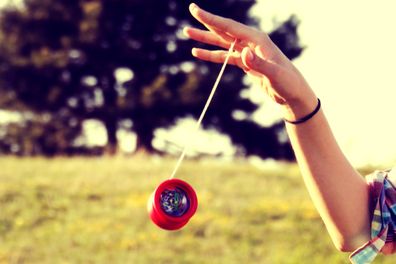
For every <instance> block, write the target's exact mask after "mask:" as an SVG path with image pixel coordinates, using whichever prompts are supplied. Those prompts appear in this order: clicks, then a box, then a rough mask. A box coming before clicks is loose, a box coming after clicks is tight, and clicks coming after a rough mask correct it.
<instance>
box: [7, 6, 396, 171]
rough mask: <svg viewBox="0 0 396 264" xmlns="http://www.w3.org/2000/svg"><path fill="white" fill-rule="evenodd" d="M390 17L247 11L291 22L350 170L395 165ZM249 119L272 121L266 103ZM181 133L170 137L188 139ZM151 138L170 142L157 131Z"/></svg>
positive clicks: (362, 12)
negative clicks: (295, 23)
mask: <svg viewBox="0 0 396 264" xmlns="http://www.w3.org/2000/svg"><path fill="white" fill-rule="evenodd" d="M0 2H1V4H3V3H4V1H2V0H0ZM14 2H18V0H14ZM1 4H0V5H1ZM395 10H396V1H394V0H379V1H362V0H349V1H345V0H332V1H317V0H258V4H257V5H256V7H255V9H254V12H253V13H254V14H255V15H256V16H259V17H260V18H261V19H262V28H263V29H265V30H268V31H269V30H270V29H271V28H272V27H273V19H274V18H276V19H277V20H278V21H282V20H284V19H286V18H287V17H289V15H290V14H292V13H295V14H296V15H297V16H298V18H299V19H300V21H301V24H300V26H299V36H300V37H301V40H302V44H303V45H305V46H307V48H306V50H305V51H304V53H303V54H302V56H301V57H300V58H299V59H297V60H296V61H295V64H296V65H297V67H298V68H299V69H300V70H301V71H302V72H303V74H304V76H305V77H306V79H307V80H308V82H309V83H310V84H311V86H312V88H313V89H314V90H315V91H316V93H317V95H318V96H319V97H320V98H321V101H322V103H323V108H324V110H325V113H326V115H327V117H328V119H329V122H330V124H331V126H332V128H333V131H334V133H335V135H336V138H337V140H338V142H339V143H340V145H341V147H342V149H343V150H344V152H345V153H346V155H347V157H348V158H349V159H350V161H351V162H352V163H353V164H354V165H356V166H359V165H361V164H367V163H371V164H373V165H377V164H389V165H390V164H396V138H395V135H396V120H395V118H394V116H395V115H394V113H395V112H396V111H395V109H394V107H393V106H394V105H393V104H395V103H396V102H395V101H394V100H395V96H396V83H395V81H394V79H393V76H395V75H396V69H395V67H394V65H393V64H394V63H395V61H396V49H395V47H396V35H395V28H394V26H395V25H396V16H395V15H394V11H395ZM221 88H222V87H221V84H220V87H219V89H221ZM253 90H254V88H253ZM256 91H257V89H256ZM256 98H257V97H256ZM257 117H258V118H260V122H262V123H267V124H268V123H271V122H272V121H273V120H274V118H276V117H280V115H279V112H278V111H277V108H276V107H274V105H272V104H270V103H266V104H265V106H264V107H263V111H262V112H260V113H259V114H258V115H257ZM182 126H183V125H180V126H179V128H178V129H175V130H174V133H173V137H177V138H181V137H179V136H178V135H183V136H186V135H187V134H189V133H186V130H184V132H183V131H182V130H183V129H180V128H181V127H182ZM184 126H186V127H191V126H192V125H191V124H189V123H186V124H184ZM187 130H190V128H188V129H187ZM177 131H179V132H177ZM157 135H158V136H159V137H160V138H161V137H165V138H168V137H172V136H169V135H167V134H166V132H165V131H163V130H160V131H158V133H157ZM198 137H202V138H203V137H204V136H203V135H202V134H201V135H200V136H198ZM207 140H208V141H209V142H211V143H210V144H207V145H211V146H214V144H213V143H214V142H217V143H219V148H222V147H221V146H220V145H222V146H224V144H226V142H227V139H224V138H221V137H215V136H213V135H212V136H209V139H207ZM155 143H156V144H161V142H160V141H158V140H157V142H155ZM201 145H202V144H201ZM213 152H215V150H213ZM227 152H228V153H231V152H232V150H231V149H229V150H227Z"/></svg>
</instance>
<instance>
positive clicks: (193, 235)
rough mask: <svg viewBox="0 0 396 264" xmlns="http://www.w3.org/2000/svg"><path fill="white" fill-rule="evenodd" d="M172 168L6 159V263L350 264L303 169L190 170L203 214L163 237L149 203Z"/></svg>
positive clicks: (191, 164)
mask: <svg viewBox="0 0 396 264" xmlns="http://www.w3.org/2000/svg"><path fill="white" fill-rule="evenodd" d="M174 163H175V161H174V160H170V159H159V158H155V157H143V156H142V157H134V158H127V157H116V158H74V159H66V158H56V159H43V158H34V159H18V158H6V157H5V158H0V263H227V264H228V263H231V264H232V263H348V254H347V253H340V252H337V251H336V250H335V248H334V247H333V245H332V243H331V241H330V238H329V237H328V235H327V233H326V230H325V227H324V225H323V224H322V222H321V219H320V218H319V216H318V215H317V213H316V211H315V209H314V207H313V205H312V203H311V201H310V200H309V197H308V194H307V192H306V190H305V188H304V186H303V183H302V180H301V178H300V175H299V172H298V169H297V167H296V166H295V165H287V164H279V166H276V167H272V168H270V167H269V168H267V169H263V168H261V169H259V168H258V167H255V166H252V165H250V164H249V163H247V162H245V161H234V162H224V161H186V162H185V163H184V164H183V165H182V167H181V169H180V171H179V173H178V177H180V178H182V179H184V180H186V181H188V182H190V183H191V184H192V185H193V186H194V187H195V189H196V191H197V194H198V198H199V208H198V211H197V213H196V215H195V216H194V217H193V218H192V219H191V221H190V223H189V224H188V225H187V226H186V227H185V228H184V229H182V230H180V231H176V232H167V231H163V230H161V229H159V228H157V227H156V226H154V225H153V224H152V223H151V222H150V220H149V218H148V216H147V212H146V201H147V199H148V197H149V195H150V194H151V192H152V191H153V190H154V188H155V187H156V186H157V185H158V184H159V183H160V182H161V181H162V180H165V179H167V177H169V174H170V172H171V170H172V168H173V166H174ZM395 262H396V257H395V256H391V257H386V258H384V257H382V256H380V257H378V258H377V259H376V262H375V263H388V264H390V263H395Z"/></svg>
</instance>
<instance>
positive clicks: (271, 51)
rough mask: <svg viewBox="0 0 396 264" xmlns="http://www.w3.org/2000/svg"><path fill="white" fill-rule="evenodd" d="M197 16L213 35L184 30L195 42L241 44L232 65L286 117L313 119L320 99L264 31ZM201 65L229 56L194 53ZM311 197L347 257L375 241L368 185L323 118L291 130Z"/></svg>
mask: <svg viewBox="0 0 396 264" xmlns="http://www.w3.org/2000/svg"><path fill="white" fill-rule="evenodd" d="M190 12H191V13H192V15H193V16H194V17H195V18H196V19H197V20H198V21H200V22H201V23H202V24H203V25H204V26H206V27H207V29H208V30H209V31H206V30H201V29H196V28H185V30H184V32H185V34H186V35H187V36H189V37H190V38H192V39H194V40H197V41H201V42H204V43H207V44H212V45H215V46H219V47H221V48H228V47H229V45H230V42H232V41H233V40H234V39H238V42H237V45H236V50H235V52H234V53H233V54H232V56H231V58H230V61H229V62H230V63H231V64H234V65H236V66H238V67H240V68H241V69H242V70H244V71H245V72H246V73H247V74H248V75H250V76H252V77H253V78H254V79H256V80H257V81H258V82H259V83H260V85H261V86H262V87H263V89H264V91H265V92H266V93H267V95H268V96H269V97H270V98H272V99H273V100H274V101H275V102H276V103H278V104H279V105H280V106H281V108H282V110H283V112H284V117H285V118H286V119H288V120H295V119H298V118H300V117H302V116H305V115H306V114H307V113H310V112H311V111H312V110H313V109H314V108H315V106H316V103H317V98H316V96H315V94H314V92H313V91H312V89H311V88H310V87H309V85H308V84H307V82H306V81H305V80H304V78H303V76H302V75H301V73H300V72H299V71H298V70H297V69H296V68H295V67H294V66H293V64H292V63H291V62H290V61H289V60H288V59H287V58H286V56H284V54H283V53H282V52H281V51H280V50H279V49H278V48H277V47H276V46H275V45H274V44H273V43H272V41H271V40H270V39H269V37H268V36H267V35H266V34H265V33H263V32H260V31H257V30H255V29H253V28H250V27H248V26H246V25H243V24H240V23H238V22H236V21H233V20H231V19H226V18H223V17H219V16H216V15H213V14H211V13H208V12H206V11H204V10H202V9H200V8H198V7H197V6H196V5H194V4H192V5H191V6H190ZM192 53H193V55H194V56H195V57H197V58H199V59H203V60H207V61H211V62H217V63H222V62H223V61H224V58H225V56H226V51H224V50H217V51H209V50H204V49H193V51H192ZM286 128H287V132H288V134H289V137H290V140H291V143H292V146H293V149H294V152H295V154H296V157H297V162H298V164H299V167H300V170H301V173H302V176H303V178H304V182H305V184H306V186H307V189H308V192H309V194H310V195H311V198H312V200H313V202H314V204H315V206H316V208H317V210H318V211H319V214H320V216H321V217H322V219H323V221H324V223H325V225H326V227H327V230H328V232H329V234H330V236H331V238H332V240H333V242H334V244H335V245H336V247H337V248H338V249H340V250H342V251H352V250H354V249H356V248H357V247H358V246H360V245H362V244H364V242H367V241H368V240H369V239H370V223H369V222H370V217H369V191H368V185H367V184H366V182H365V180H364V179H363V177H361V175H359V173H358V172H357V171H356V170H355V169H354V168H353V167H352V166H351V164H350V163H349V162H348V160H347V159H346V158H345V156H344V155H343V153H342V151H341V149H340V148H339V146H338V144H337V142H336V140H335V138H334V136H333V134H332V132H331V129H330V127H329V125H328V123H327V121H326V118H325V116H324V113H323V111H322V110H320V111H319V112H318V113H317V114H316V115H315V116H314V117H313V118H312V119H310V120H308V121H307V122H305V123H302V124H299V125H292V124H287V125H286Z"/></svg>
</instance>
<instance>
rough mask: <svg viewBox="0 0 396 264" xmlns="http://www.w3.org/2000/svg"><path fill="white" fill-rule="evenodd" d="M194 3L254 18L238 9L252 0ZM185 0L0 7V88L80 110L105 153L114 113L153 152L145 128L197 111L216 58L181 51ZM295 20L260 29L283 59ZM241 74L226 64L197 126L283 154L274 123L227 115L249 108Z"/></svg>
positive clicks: (67, 113) (28, 103) (37, 107)
mask: <svg viewBox="0 0 396 264" xmlns="http://www.w3.org/2000/svg"><path fill="white" fill-rule="evenodd" d="M197 3H198V4H199V5H201V6H202V7H204V8H206V9H208V10H210V11H212V12H214V13H217V14H220V15H223V16H226V17H232V18H233V19H235V20H237V21H240V22H242V23H245V24H250V25H256V26H257V20H255V19H253V18H251V17H249V16H248V11H249V10H250V8H251V7H252V6H253V5H254V3H255V1H254V0H244V1H234V0H228V1H203V0H202V1H197ZM188 4H189V1H185V0H180V1H175V0H164V1H155V0H136V1H131V0H57V1H52V0H25V7H24V8H23V9H7V10H5V11H3V12H2V14H1V17H0V31H1V33H0V35H1V43H2V46H1V48H0V58H1V59H2V60H1V62H0V89H1V90H0V92H1V93H2V94H7V95H8V96H10V95H12V97H14V98H17V101H18V102H19V103H20V104H22V105H24V107H26V108H27V109H29V110H31V111H33V112H35V113H38V114H49V115H51V116H53V117H56V116H59V115H62V118H63V119H65V120H67V119H69V120H71V119H73V120H74V121H75V122H78V123H79V124H80V123H81V122H83V121H84V120H86V119H90V118H94V119H98V120H101V121H102V122H103V123H104V124H105V127H106V130H107V134H108V146H109V149H110V150H111V151H112V152H114V151H115V149H116V145H117V137H116V132H117V129H118V127H119V123H120V121H122V120H131V121H132V123H133V125H132V128H131V129H132V130H133V131H134V132H136V134H137V136H138V148H145V149H147V150H148V151H154V149H153V147H152V145H151V141H152V139H153V132H154V130H155V129H156V128H158V127H167V126H170V125H172V124H173V123H174V122H175V120H176V119H177V118H180V117H185V116H193V117H197V115H198V114H199V113H200V111H201V109H202V107H203V104H204V102H205V100H206V97H207V95H208V93H209V90H210V89H211V87H212V85H213V83H214V81H215V78H216V76H217V73H218V71H219V66H218V65H214V64H210V63H205V62H200V61H196V60H195V59H193V58H192V57H191V55H190V50H191V47H192V45H196V44H195V43H193V42H191V41H189V40H187V39H186V38H185V37H183V36H182V33H181V29H182V27H183V26H185V25H196V21H194V20H193V18H192V17H191V16H190V14H189V13H188ZM296 28H297V21H296V19H295V18H293V17H291V18H290V19H289V20H288V21H286V22H285V23H284V24H283V25H281V26H280V27H279V28H278V29H277V30H275V31H274V32H272V33H271V34H270V37H271V38H272V39H273V40H274V42H275V43H276V44H278V46H279V47H280V48H281V49H282V50H283V51H284V52H285V54H286V55H287V56H288V57H289V58H294V57H296V56H298V55H299V54H300V53H301V51H302V48H301V47H300V46H299V44H298V37H297V34H296ZM118 75H122V76H124V79H123V80H121V79H122V78H117V76H118ZM125 76H127V77H126V78H125ZM242 78H243V73H242V72H241V71H239V70H238V69H236V68H231V67H230V68H228V69H227V72H226V73H225V75H224V77H223V80H222V86H223V88H222V89H220V90H219V92H218V94H217V95H216V98H215V100H214V103H213V105H212V106H211V109H210V110H209V112H208V116H207V118H206V119H205V122H204V126H205V127H209V126H213V127H215V128H216V129H218V130H219V131H221V132H224V133H226V134H228V135H230V137H231V139H232V140H233V142H234V143H235V144H238V145H240V146H241V148H242V149H244V151H245V152H246V153H247V154H257V155H260V156H263V157H274V158H287V159H290V158H292V152H291V148H290V145H289V144H288V143H281V142H280V141H279V140H278V136H277V134H278V133H279V131H281V130H282V129H283V126H282V125H281V124H279V123H278V124H276V125H275V126H274V127H271V128H264V127H260V126H258V125H257V124H255V123H254V122H253V121H249V120H244V121H238V120H235V119H234V118H232V113H233V111H235V110H242V111H244V112H245V113H246V114H247V115H250V114H251V113H252V112H253V111H255V110H256V109H257V105H255V104H254V103H252V102H251V101H249V100H248V99H245V98H242V97H241V96H240V92H241V91H242V90H243V89H245V88H246V85H244V84H243V80H242ZM3 107H4V106H3ZM4 108H8V106H5V107H4ZM65 123H66V124H67V123H68V122H65ZM79 127H80V126H77V128H79ZM258 135H260V137H257V136H258ZM262 135H263V136H262ZM253 136H254V137H253ZM257 138H262V140H259V142H257ZM253 141H255V142H253Z"/></svg>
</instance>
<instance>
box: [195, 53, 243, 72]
mask: <svg viewBox="0 0 396 264" xmlns="http://www.w3.org/2000/svg"><path fill="white" fill-rule="evenodd" d="M192 54H193V56H194V57H197V58H198V59H201V60H205V61H210V62H215V63H223V62H224V61H225V58H226V57H227V54H228V52H227V51H224V50H214V51H213V50H205V49H198V48H194V49H193V50H192ZM228 63H229V64H232V65H235V66H238V67H240V68H241V69H243V70H245V69H246V67H245V65H244V64H243V63H242V61H241V56H240V53H239V52H233V53H232V54H231V55H230V58H229V60H228Z"/></svg>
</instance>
